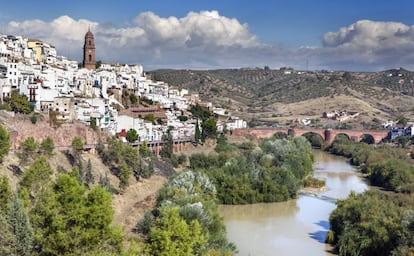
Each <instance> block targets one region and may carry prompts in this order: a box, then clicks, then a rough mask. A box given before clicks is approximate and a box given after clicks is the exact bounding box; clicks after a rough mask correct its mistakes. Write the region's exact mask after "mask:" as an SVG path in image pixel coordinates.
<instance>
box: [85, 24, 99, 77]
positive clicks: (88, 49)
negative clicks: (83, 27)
mask: <svg viewBox="0 0 414 256" xmlns="http://www.w3.org/2000/svg"><path fill="white" fill-rule="evenodd" d="M83 67H84V68H86V69H90V70H95V69H96V61H95V41H94V36H93V34H92V32H91V30H90V29H89V30H88V32H87V33H86V34H85V44H84V45H83Z"/></svg>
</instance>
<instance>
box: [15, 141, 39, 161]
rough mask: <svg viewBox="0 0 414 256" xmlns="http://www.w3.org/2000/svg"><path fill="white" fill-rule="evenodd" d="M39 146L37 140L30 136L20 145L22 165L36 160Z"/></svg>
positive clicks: (19, 154) (19, 155)
mask: <svg viewBox="0 0 414 256" xmlns="http://www.w3.org/2000/svg"><path fill="white" fill-rule="evenodd" d="M37 148H38V145H37V143H36V141H35V139H34V138H33V137H32V136H30V137H28V138H27V139H25V140H24V141H22V142H21V143H20V152H19V153H18V157H19V159H20V161H21V162H22V163H27V162H28V161H29V160H31V159H34V158H35V157H36V155H37Z"/></svg>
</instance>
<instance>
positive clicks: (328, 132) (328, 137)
mask: <svg viewBox="0 0 414 256" xmlns="http://www.w3.org/2000/svg"><path fill="white" fill-rule="evenodd" d="M324 139H325V143H326V144H328V145H330V144H331V143H332V142H333V139H334V135H333V134H332V130H330V129H327V130H325V138H324Z"/></svg>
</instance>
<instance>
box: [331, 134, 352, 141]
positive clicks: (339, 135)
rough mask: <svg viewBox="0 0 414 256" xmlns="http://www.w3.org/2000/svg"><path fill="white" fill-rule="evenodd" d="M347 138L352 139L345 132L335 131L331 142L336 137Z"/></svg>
mask: <svg viewBox="0 0 414 256" xmlns="http://www.w3.org/2000/svg"><path fill="white" fill-rule="evenodd" d="M342 138H343V139H348V140H352V137H351V136H349V135H348V134H347V133H346V132H337V133H335V135H334V137H333V139H332V142H334V141H335V140H337V139H342Z"/></svg>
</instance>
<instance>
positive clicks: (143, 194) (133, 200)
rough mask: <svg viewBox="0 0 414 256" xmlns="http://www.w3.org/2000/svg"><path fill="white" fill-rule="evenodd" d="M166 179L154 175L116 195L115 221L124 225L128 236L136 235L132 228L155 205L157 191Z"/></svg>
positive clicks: (113, 203) (114, 203)
mask: <svg viewBox="0 0 414 256" xmlns="http://www.w3.org/2000/svg"><path fill="white" fill-rule="evenodd" d="M166 181H167V179H166V178H165V177H162V176H159V175H153V176H152V177H151V178H149V179H143V180H142V181H139V182H136V183H133V184H131V185H130V186H129V187H128V188H127V189H126V190H125V191H124V193H123V194H122V195H115V196H114V199H113V201H112V206H113V208H114V210H115V216H114V223H115V224H118V225H121V226H122V227H123V229H124V234H125V235H126V236H127V237H133V236H135V234H134V233H133V232H132V229H133V228H134V227H135V225H136V224H137V222H138V220H140V219H141V218H142V217H143V216H144V213H145V211H148V210H151V209H152V208H153V207H154V205H155V202H156V195H157V191H158V190H159V189H160V188H161V187H162V186H163V185H164V184H165V182H166Z"/></svg>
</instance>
